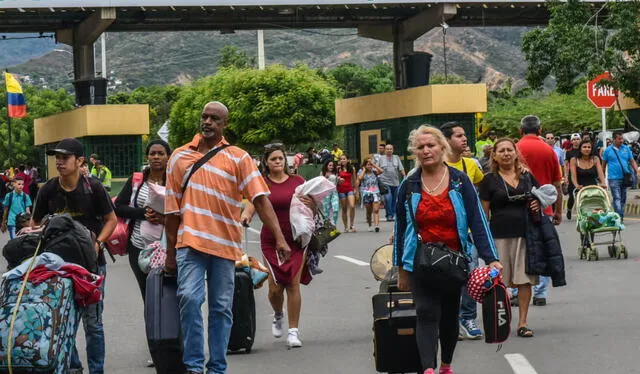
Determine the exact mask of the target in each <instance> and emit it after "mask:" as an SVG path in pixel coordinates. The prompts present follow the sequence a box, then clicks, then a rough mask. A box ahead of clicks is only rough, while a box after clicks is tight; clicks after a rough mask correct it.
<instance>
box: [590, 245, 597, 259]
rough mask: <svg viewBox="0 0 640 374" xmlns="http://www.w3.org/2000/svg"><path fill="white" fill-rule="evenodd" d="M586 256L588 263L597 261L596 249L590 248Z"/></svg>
mask: <svg viewBox="0 0 640 374" xmlns="http://www.w3.org/2000/svg"><path fill="white" fill-rule="evenodd" d="M588 256H589V257H588V260H589V261H598V249H597V248H595V247H590V248H589V254H588Z"/></svg>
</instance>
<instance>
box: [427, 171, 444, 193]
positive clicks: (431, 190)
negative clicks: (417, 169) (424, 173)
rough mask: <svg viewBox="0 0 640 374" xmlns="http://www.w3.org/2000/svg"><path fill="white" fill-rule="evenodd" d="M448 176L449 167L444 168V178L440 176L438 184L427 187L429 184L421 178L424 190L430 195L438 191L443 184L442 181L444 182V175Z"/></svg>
mask: <svg viewBox="0 0 640 374" xmlns="http://www.w3.org/2000/svg"><path fill="white" fill-rule="evenodd" d="M446 176H447V168H444V172H443V173H442V178H440V182H438V184H437V185H436V186H435V187H433V188H429V187H427V185H426V184H425V183H424V180H423V179H422V178H420V181H421V182H422V188H424V190H425V191H427V193H428V194H429V195H433V193H434V192H436V191H438V189H439V188H440V186H442V183H443V182H444V177H446Z"/></svg>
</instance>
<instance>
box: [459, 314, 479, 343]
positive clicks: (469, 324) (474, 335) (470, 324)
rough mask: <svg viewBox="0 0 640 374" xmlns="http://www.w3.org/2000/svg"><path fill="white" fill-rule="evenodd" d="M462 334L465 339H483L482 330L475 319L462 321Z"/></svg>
mask: <svg viewBox="0 0 640 374" xmlns="http://www.w3.org/2000/svg"><path fill="white" fill-rule="evenodd" d="M460 332H462V335H463V336H464V338H466V339H469V340H478V339H481V338H482V330H480V328H479V327H478V324H477V323H476V321H475V320H474V319H460Z"/></svg>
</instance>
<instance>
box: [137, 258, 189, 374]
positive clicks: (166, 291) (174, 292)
mask: <svg viewBox="0 0 640 374" xmlns="http://www.w3.org/2000/svg"><path fill="white" fill-rule="evenodd" d="M144 319H145V324H146V330H147V342H148V343H149V350H150V351H151V359H152V360H153V363H154V364H155V367H156V372H157V373H159V374H177V373H183V372H184V365H183V363H182V337H181V334H180V310H179V306H178V280H177V278H176V277H175V276H167V275H165V273H164V270H163V269H162V268H156V269H153V270H151V272H149V275H148V276H147V288H146V290H145V304H144Z"/></svg>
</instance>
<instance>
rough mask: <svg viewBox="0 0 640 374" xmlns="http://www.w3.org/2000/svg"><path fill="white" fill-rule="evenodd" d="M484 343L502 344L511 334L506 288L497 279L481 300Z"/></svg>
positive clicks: (509, 307)
mask: <svg viewBox="0 0 640 374" xmlns="http://www.w3.org/2000/svg"><path fill="white" fill-rule="evenodd" d="M482 322H483V325H484V341H485V342H487V343H502V342H504V341H505V340H507V339H508V338H509V334H510V333H511V305H510V303H509V293H508V292H507V287H506V286H505V285H504V283H502V282H501V281H500V280H499V279H498V278H496V279H494V281H493V285H492V286H491V288H489V290H488V291H487V292H486V293H485V295H484V297H483V298H482Z"/></svg>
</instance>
